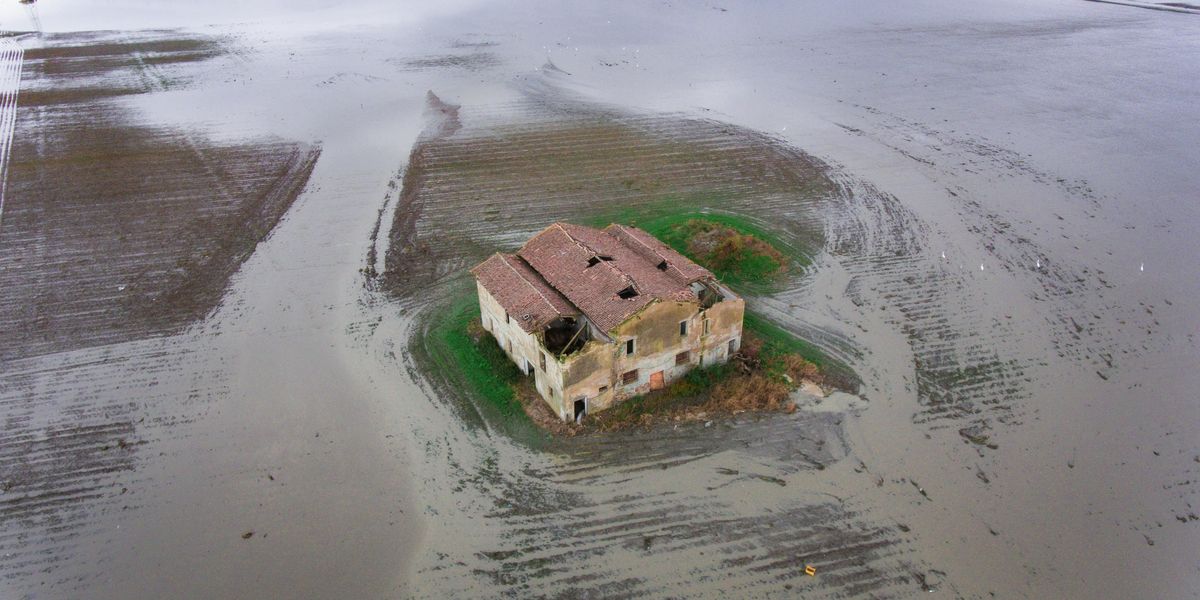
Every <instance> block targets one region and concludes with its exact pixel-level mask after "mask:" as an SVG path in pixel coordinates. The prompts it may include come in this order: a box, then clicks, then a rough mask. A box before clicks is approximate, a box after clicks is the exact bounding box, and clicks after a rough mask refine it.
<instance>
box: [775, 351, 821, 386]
mask: <svg viewBox="0 0 1200 600" xmlns="http://www.w3.org/2000/svg"><path fill="white" fill-rule="evenodd" d="M782 360H783V365H784V369H785V370H786V371H787V374H788V376H790V377H791V378H792V379H793V380H795V381H796V382H797V383H799V382H800V380H801V379H807V380H809V381H812V382H814V383H821V381H822V377H821V370H820V369H819V368H817V365H814V364H813V363H811V362H809V361H807V360H804V358H802V357H801V356H800V355H799V354H785V355H783V357H782Z"/></svg>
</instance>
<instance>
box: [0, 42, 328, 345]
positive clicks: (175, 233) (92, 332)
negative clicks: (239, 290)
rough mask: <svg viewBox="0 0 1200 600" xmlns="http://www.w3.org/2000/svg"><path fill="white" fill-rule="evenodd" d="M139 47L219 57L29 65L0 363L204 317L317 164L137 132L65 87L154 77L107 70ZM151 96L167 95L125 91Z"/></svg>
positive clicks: (49, 52)
mask: <svg viewBox="0 0 1200 600" xmlns="http://www.w3.org/2000/svg"><path fill="white" fill-rule="evenodd" d="M146 48H152V49H154V51H155V52H159V53H160V54H162V53H168V54H169V52H171V51H182V50H186V51H187V52H193V51H195V49H196V48H203V49H205V51H206V52H216V49H217V48H219V46H216V45H215V42H212V41H197V40H183V41H178V42H165V41H162V42H145V43H125V44H104V45H103V46H102V47H99V48H97V47H92V46H87V45H80V46H70V47H67V48H42V49H39V51H38V52H37V53H33V51H30V52H27V53H26V56H29V54H30V53H33V54H34V55H35V56H42V58H40V59H38V60H36V61H34V62H33V63H32V66H30V67H29V69H28V71H27V72H26V77H27V78H30V80H31V82H32V83H31V87H33V88H34V90H41V91H42V94H41V95H40V96H35V97H34V98H33V102H37V104H34V103H27V101H28V100H29V95H28V94H25V93H23V94H22V95H21V97H20V104H19V106H18V113H17V130H16V135H15V141H14V147H13V152H12V161H11V164H10V167H9V182H8V196H7V198H6V200H5V206H4V220H3V223H2V224H0V289H2V290H3V293H2V294H3V298H4V302H3V303H0V359H13V358H17V357H23V356H32V355H37V354H43V353H47V352H56V351H61V350H70V349H74V348H81V347H87V346H93V345H98V344H108V343H113V342H120V341H126V340H132V339H138V338H142V337H146V336H151V335H158V334H163V333H170V332H173V331H178V330H179V329H180V328H181V327H183V326H184V325H186V324H188V323H190V322H192V321H194V320H196V319H198V318H200V317H202V316H204V315H205V314H207V313H208V312H209V311H210V310H212V309H213V308H214V307H215V306H216V305H217V303H218V302H219V301H220V298H221V296H222V294H223V292H224V290H225V286H226V283H227V282H228V280H229V277H230V276H231V275H232V274H233V272H234V271H236V270H237V268H238V266H239V265H240V264H241V263H242V261H244V260H245V259H246V258H247V257H248V256H249V255H250V253H251V252H252V251H253V250H254V248H255V246H256V245H257V244H258V242H259V241H261V240H262V239H264V238H265V237H266V236H267V234H269V233H270V231H271V229H272V228H273V227H274V226H275V224H276V223H278V222H279V219H280V218H281V217H282V216H283V214H284V213H285V212H286V211H287V209H288V207H290V206H291V203H292V202H293V201H294V200H295V198H296V197H297V195H299V193H300V192H301V191H302V190H303V188H304V185H305V183H306V182H307V180H308V176H309V174H310V173H311V172H312V169H313V167H314V165H315V164H316V160H317V157H318V156H319V154H320V149H319V147H316V146H312V145H307V144H298V143H294V142H288V141H284V140H278V139H257V140H249V141H246V142H242V143H216V142H213V141H210V140H209V139H207V138H205V136H203V135H201V134H198V133H196V132H193V131H187V130H181V129H171V128H162V127H151V126H147V125H142V124H138V123H136V122H135V121H134V120H133V115H131V114H129V112H128V111H127V109H125V108H124V107H122V106H121V105H120V104H116V103H112V102H109V101H107V100H106V99H107V98H109V97H110V96H109V95H108V93H107V91H106V90H109V91H111V90H112V89H114V88H111V87H104V86H108V85H110V84H109V83H106V84H104V86H102V87H101V88H100V89H99V91H97V90H94V89H92V88H89V87H87V86H84V87H83V88H82V89H80V90H75V89H74V88H73V87H72V86H73V85H74V83H71V82H74V81H77V80H78V79H81V78H82V79H91V78H93V77H96V78H99V80H108V79H109V78H110V76H113V73H114V70H115V71H117V72H119V73H123V74H122V75H117V76H115V77H114V78H115V80H116V81H121V80H124V79H134V78H136V77H135V76H134V75H130V74H129V73H128V71H131V70H132V71H137V72H141V73H143V76H145V77H152V76H151V75H145V71H146V70H147V68H146V67H144V66H139V67H134V66H129V65H125V66H121V67H114V66H113V64H114V63H116V62H120V61H118V60H117V59H116V58H113V57H117V56H120V54H119V53H120V52H133V51H142V50H144V49H146ZM137 49H142V50H137ZM181 49H182V50H181ZM146 51H149V50H146ZM68 57H69V60H72V61H76V64H75V67H73V69H76V70H73V71H71V73H70V74H62V73H58V74H49V73H47V72H46V71H45V68H44V67H45V66H46V65H48V64H50V63H52V62H54V61H61V60H68ZM110 58H111V59H112V60H110ZM190 60H191V59H190V58H189V59H187V60H186V61H190ZM38 61H40V62H41V63H42V68H39V67H38V66H37V63H38ZM186 61H185V62H186ZM89 64H94V66H95V68H94V69H92V70H88V68H87V65H89ZM165 77H167V78H171V77H173V75H166V76H165ZM152 78H153V77H152ZM154 81H157V79H154ZM64 82H65V83H64ZM60 84H63V85H62V86H60ZM156 89H163V88H160V87H155V86H154V85H151V84H149V83H147V84H146V85H144V86H142V87H140V88H139V87H137V86H131V87H129V88H126V90H125V91H126V92H128V93H143V92H147V91H153V90H156ZM122 93H125V92H122Z"/></svg>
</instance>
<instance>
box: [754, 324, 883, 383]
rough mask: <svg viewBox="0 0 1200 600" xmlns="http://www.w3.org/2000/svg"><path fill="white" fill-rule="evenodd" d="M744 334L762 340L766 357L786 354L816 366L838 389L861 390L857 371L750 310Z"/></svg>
mask: <svg viewBox="0 0 1200 600" xmlns="http://www.w3.org/2000/svg"><path fill="white" fill-rule="evenodd" d="M742 330H743V331H745V332H747V333H749V334H752V335H754V336H755V337H757V338H758V339H760V340H762V342H763V347H762V354H763V356H764V357H768V358H769V357H776V356H782V355H785V354H796V355H799V356H800V357H801V358H803V359H804V360H807V361H808V362H810V363H812V364H814V365H816V366H817V368H819V369H820V370H821V373H822V374H823V375H825V378H826V380H828V381H829V382H830V383H831V384H833V385H834V386H836V387H838V388H841V389H844V390H847V391H854V390H857V389H858V384H859V379H858V376H857V375H855V374H854V371H853V370H852V369H851V368H850V367H849V366H848V365H846V364H845V363H843V362H841V361H839V360H837V359H835V358H833V357H832V356H829V355H828V354H826V353H825V352H824V351H822V350H821V349H820V348H818V347H816V346H815V345H813V344H812V343H810V342H808V341H805V340H803V339H801V338H798V337H796V336H795V335H794V334H793V333H792V332H790V331H788V330H786V329H783V328H782V327H780V326H778V325H776V324H774V323H772V322H771V321H770V320H768V319H767V318H766V317H763V316H762V315H759V314H755V313H753V312H751V311H749V310H747V311H746V314H745V316H744V317H743V318H742Z"/></svg>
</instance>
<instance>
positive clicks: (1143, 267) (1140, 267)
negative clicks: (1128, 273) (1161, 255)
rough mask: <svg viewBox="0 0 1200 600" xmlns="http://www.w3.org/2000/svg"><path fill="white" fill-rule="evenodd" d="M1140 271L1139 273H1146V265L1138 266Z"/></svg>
mask: <svg viewBox="0 0 1200 600" xmlns="http://www.w3.org/2000/svg"><path fill="white" fill-rule="evenodd" d="M1138 270H1139V271H1145V270H1146V263H1142V264H1140V265H1138Z"/></svg>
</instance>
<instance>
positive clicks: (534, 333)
mask: <svg viewBox="0 0 1200 600" xmlns="http://www.w3.org/2000/svg"><path fill="white" fill-rule="evenodd" d="M471 272H472V273H473V274H474V275H475V279H476V287H477V289H478V293H479V306H480V312H481V315H480V318H481V321H482V324H483V327H484V328H485V329H486V330H487V331H489V332H491V334H492V335H493V336H494V337H495V338H496V341H497V342H499V344H500V347H501V348H503V349H504V351H505V352H506V353H507V354H508V356H509V358H511V359H512V360H513V362H515V363H516V364H517V366H519V367H520V368H521V370H522V372H524V373H525V374H526V375H527V376H530V377H533V378H534V380H535V385H536V387H537V390H538V393H539V394H540V395H541V396H542V398H544V399H545V400H546V402H547V403H549V405H550V407H551V408H552V409H553V410H554V411H555V412H556V413H557V414H558V415H559V416H560V417H561V418H562V419H563V420H570V419H575V420H579V419H581V418H582V417H583V416H584V415H586V414H587V413H589V412H596V411H600V410H603V409H605V408H608V407H610V406H612V405H613V404H615V403H618V402H620V401H622V400H624V399H626V398H629V397H632V396H636V395H638V394H642V393H645V392H647V391H650V390H655V389H659V388H662V387H664V386H665V385H667V384H669V383H670V382H672V381H673V380H675V379H677V378H679V377H681V376H683V375H684V374H685V373H687V372H688V371H689V370H690V369H692V368H693V367H697V366H704V365H710V364H716V363H721V362H725V361H726V360H728V359H729V357H730V356H731V355H732V354H733V353H734V352H736V351H737V349H738V346H739V344H740V343H741V336H742V315H743V313H744V310H745V302H744V301H743V300H742V299H741V298H739V297H738V296H737V295H735V294H734V293H733V292H731V291H730V290H729V289H728V288H727V287H725V286H723V285H722V284H721V283H720V282H718V281H717V280H716V278H715V277H713V274H712V273H710V272H709V271H708V270H707V269H705V268H703V267H701V266H699V265H697V264H696V263H694V262H692V261H691V260H689V259H687V258H685V257H684V256H683V255H681V254H679V253H678V252H676V251H675V250H673V249H671V248H670V247H669V246H667V245H666V244H664V243H662V242H660V241H658V240H657V239H655V238H654V237H653V236H651V235H650V234H648V233H646V232H645V231H642V230H641V229H638V228H636V227H629V226H625V225H616V224H614V225H609V226H608V227H606V228H604V229H602V230H601V229H594V228H591V227H583V226H580V225H572V224H569V223H555V224H553V225H551V226H549V227H547V228H545V229H543V230H542V231H541V232H539V233H538V234H537V235H535V236H533V237H532V238H531V239H529V241H527V242H526V243H525V245H524V246H522V247H521V249H520V250H518V251H517V252H516V253H514V254H501V253H497V254H494V255H492V256H491V257H490V258H488V259H487V260H485V261H483V262H482V263H480V264H479V265H478V266H476V267H475V268H473V269H471Z"/></svg>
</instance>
